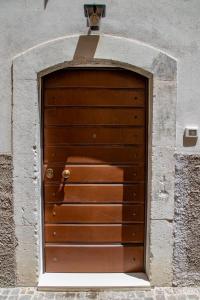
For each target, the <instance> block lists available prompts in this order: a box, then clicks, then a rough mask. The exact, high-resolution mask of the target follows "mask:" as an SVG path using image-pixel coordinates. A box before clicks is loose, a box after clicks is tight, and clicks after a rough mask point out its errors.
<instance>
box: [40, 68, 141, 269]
mask: <svg viewBox="0 0 200 300" xmlns="http://www.w3.org/2000/svg"><path fill="white" fill-rule="evenodd" d="M146 91H147V82H146V79H145V78H144V77H142V76H140V75H138V74H134V73H133V72H130V71H126V70H122V69H101V68H100V69H66V70H62V71H57V72H54V73H52V74H50V75H48V76H46V77H45V78H44V80H43V103H44V109H43V120H44V214H45V216H44V222H45V224H44V228H45V249H44V253H45V270H46V272H141V271H143V270H144V229H145V178H146V154H145V148H146V146H145V136H146V132H145V131H146Z"/></svg>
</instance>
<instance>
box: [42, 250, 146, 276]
mask: <svg viewBox="0 0 200 300" xmlns="http://www.w3.org/2000/svg"><path fill="white" fill-rule="evenodd" d="M45 254H46V255H45V256H46V257H45V258H46V272H77V273H81V272H127V273H131V272H142V271H143V260H144V258H143V257H144V249H143V247H142V246H123V245H116V246H113V245H109V246H105V245H101V246H98V245H95V246H87V245H73V246H72V245H68V246H66V245H46V247H45Z"/></svg>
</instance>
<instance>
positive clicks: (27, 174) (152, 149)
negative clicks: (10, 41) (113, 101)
mask: <svg viewBox="0 0 200 300" xmlns="http://www.w3.org/2000/svg"><path fill="white" fill-rule="evenodd" d="M88 38H89V37H88ZM79 40H80V36H78V35H77V36H69V37H62V38H58V39H56V40H52V41H49V42H46V43H43V44H40V45H37V46H35V47H33V48H31V49H28V50H27V51H25V52H23V53H20V54H19V55H18V56H16V57H14V58H13V74H12V76H13V77H12V78H13V111H12V113H13V114H12V126H13V127H12V136H13V167H14V170H13V186H14V207H15V224H16V236H17V239H18V246H17V248H16V263H17V282H18V285H35V284H36V283H37V281H38V276H39V275H40V274H41V273H42V271H43V267H42V263H43V262H42V253H41V249H42V247H41V246H40V245H41V244H42V234H41V233H42V230H41V226H42V225H41V216H42V214H43V212H42V210H41V151H40V78H41V77H42V76H43V75H45V74H48V73H50V72H52V71H53V70H56V69H61V68H64V67H68V66H74V67H76V66H80V65H82V66H83V65H85V66H86V65H87V66H91V65H95V66H105V65H106V66H108V67H109V66H117V67H122V68H126V69H130V70H133V71H134V72H138V73H140V74H143V75H144V76H146V77H147V78H148V79H149V82H150V90H149V99H150V103H149V108H150V109H149V162H150V163H149V174H148V182H149V183H148V213H147V214H148V216H147V220H148V221H147V222H148V231H147V253H146V272H147V274H148V276H149V279H150V281H151V284H153V285H171V284H172V252H173V227H172V220H173V214H174V151H175V134H176V127H175V121H176V65H177V64H176V60H175V59H174V58H172V57H170V56H168V55H167V54H165V53H162V52H161V51H159V50H158V49H155V48H153V47H150V46H148V45H145V44H142V43H140V42H138V41H135V40H130V39H126V38H121V37H113V36H109V35H102V36H100V37H99V38H98V43H97V45H96V48H95V52H94V55H93V57H87V56H85V55H83V56H79V57H78V58H74V54H75V52H76V49H77V44H78V42H79ZM161 265H162V269H160V266H161Z"/></svg>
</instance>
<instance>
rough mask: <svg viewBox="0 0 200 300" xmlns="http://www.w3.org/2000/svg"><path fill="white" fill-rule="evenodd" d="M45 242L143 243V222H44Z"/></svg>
mask: <svg viewBox="0 0 200 300" xmlns="http://www.w3.org/2000/svg"><path fill="white" fill-rule="evenodd" d="M45 240H46V242H47V243H77V242H79V243H143V242H144V224H131V225H122V224H111V225H109V224H106V225H102V224H101V225H96V224H95V225H88V224H86V225H85V224H81V225H78V224H70V225H69V224H46V225H45Z"/></svg>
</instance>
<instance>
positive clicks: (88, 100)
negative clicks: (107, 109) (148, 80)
mask: <svg viewBox="0 0 200 300" xmlns="http://www.w3.org/2000/svg"><path fill="white" fill-rule="evenodd" d="M44 101H45V106H48V105H49V106H50V105H56V106H62V105H69V106H70V105H71V106H133V107H143V106H144V103H145V89H143V90H134V89H127V90H126V89H123V90H120V89H103V88H102V89H98V88H94V89H90V88H84V89H83V88H81V87H79V88H67V89H65V88H63V89H59V88H55V89H46V90H45V91H44Z"/></svg>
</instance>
